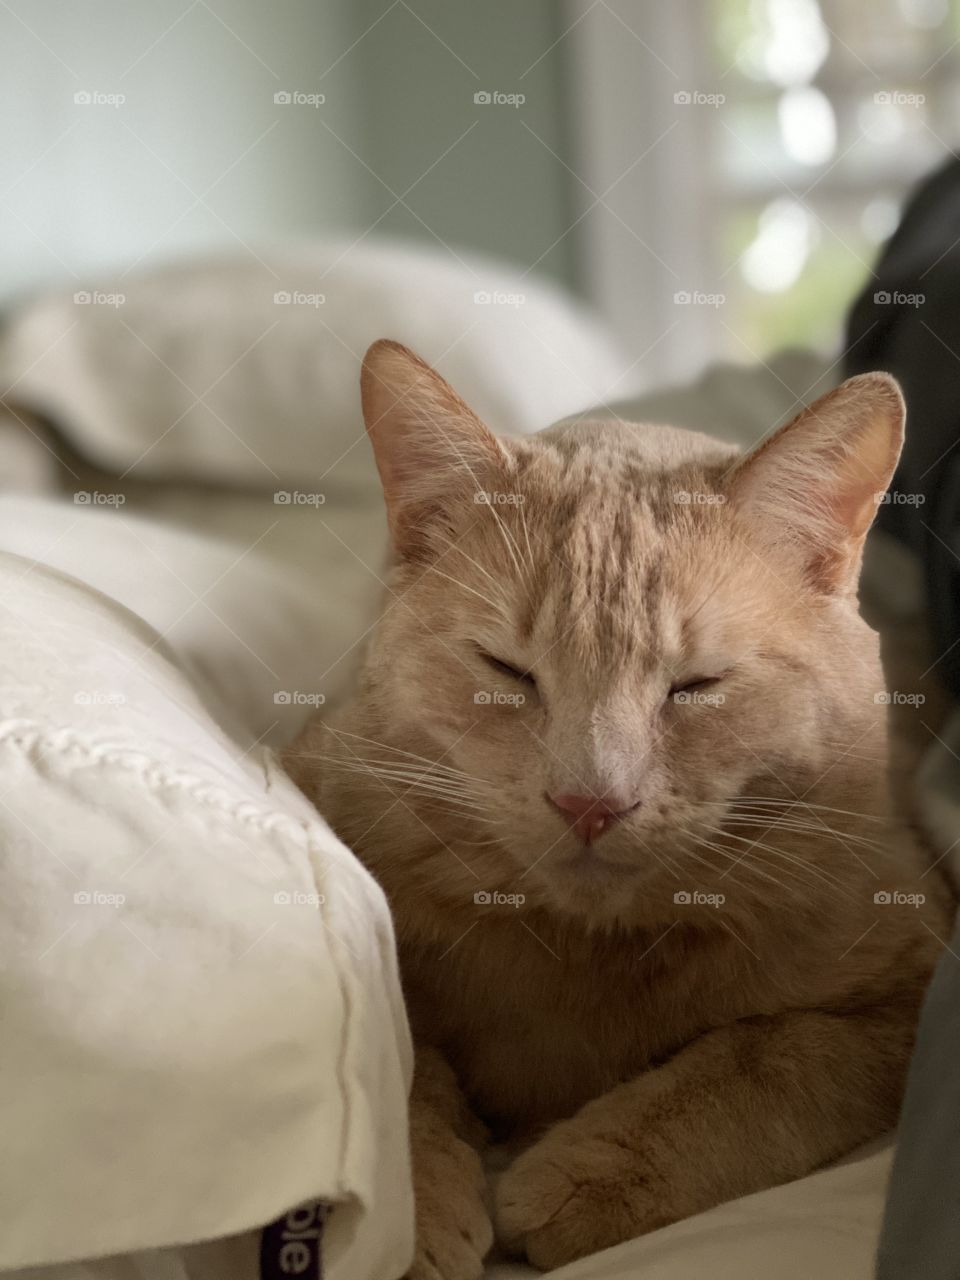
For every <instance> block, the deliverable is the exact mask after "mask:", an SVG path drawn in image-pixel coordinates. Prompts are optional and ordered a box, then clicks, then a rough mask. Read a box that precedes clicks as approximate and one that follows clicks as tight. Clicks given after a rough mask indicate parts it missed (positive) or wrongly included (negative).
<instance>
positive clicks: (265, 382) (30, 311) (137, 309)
mask: <svg viewBox="0 0 960 1280" xmlns="http://www.w3.org/2000/svg"><path fill="white" fill-rule="evenodd" d="M277 297H279V298H281V299H288V300H287V301H281V302H279V303H278V302H276V301H275V298H277ZM77 298H79V299H81V301H80V302H77V301H75V299H77ZM320 298H322V299H323V301H322V302H320V301H319V299H320ZM478 298H480V299H483V300H481V301H478V300H477V299H478ZM311 299H312V300H314V301H315V302H316V305H311V302H310V301H309V300H311ZM383 337H389V338H395V339H397V340H399V341H401V342H405V343H407V344H408V345H409V346H411V347H413V348H414V349H415V350H416V351H418V352H419V353H420V354H421V355H422V356H424V358H425V359H428V360H431V361H434V362H436V363H437V365H438V367H439V368H440V370H441V371H442V372H443V373H444V375H445V376H446V377H447V378H448V379H449V380H450V381H451V382H452V383H453V385H454V386H455V387H456V388H457V389H458V391H459V392H460V393H461V395H463V396H464V398H465V399H467V400H468V401H469V402H470V403H471V404H472V405H473V407H474V408H475V409H476V410H477V411H478V412H479V413H481V415H483V416H485V417H486V418H487V420H488V421H489V422H490V424H491V426H493V427H494V428H496V429H497V430H500V431H506V432H527V431H532V430H535V429H537V428H539V427H545V426H548V425H549V424H550V423H551V422H553V421H554V420H555V419H557V418H561V417H563V416H565V415H566V414H569V413H573V412H576V411H577V410H579V409H583V408H585V407H586V406H588V405H591V404H596V403H598V402H600V401H604V400H607V399H608V398H609V397H611V396H613V395H619V396H623V395H626V394H629V393H630V391H631V390H633V389H634V386H633V382H632V380H631V372H630V371H631V370H632V367H633V366H631V365H630V363H629V362H628V361H627V360H625V359H624V358H623V357H622V356H620V354H619V353H618V352H617V351H616V350H615V349H614V347H613V344H612V342H611V341H610V339H609V338H608V337H606V335H605V334H604V333H603V331H602V330H601V329H600V327H599V325H598V323H597V321H596V320H595V319H593V318H591V317H590V316H588V315H587V314H586V313H585V311H584V309H583V308H582V307H578V306H576V305H575V304H574V303H573V302H572V300H571V299H570V297H569V295H567V294H565V293H563V292H562V291H561V290H560V289H558V288H556V287H554V286H552V285H549V284H547V283H544V282H542V281H534V280H532V279H530V278H525V277H524V276H522V275H521V274H520V273H519V271H517V270H511V269H510V268H508V267H506V266H504V265H503V264H502V263H496V262H491V261H489V260H487V259H484V258H480V257H476V256H471V255H468V256H466V257H464V258H460V259H459V260H455V259H453V258H452V257H451V256H450V255H449V254H448V253H445V252H441V251H435V250H432V249H423V248H414V247H411V246H402V245H397V244H390V243H386V244H385V243H379V244H378V243H376V242H374V241H364V242H362V243H361V244H359V245H358V246H356V247H353V248H351V246H350V245H349V244H348V243H342V244H341V243H335V244H331V243H329V242H328V243H319V244H313V245H309V246H306V247H304V248H302V249H300V250H292V249H287V250H284V251H282V252H276V253H267V254H265V255H264V257H263V259H262V261H261V262H257V261H254V260H252V259H251V258H249V257H246V258H244V259H243V260H231V259H223V260H220V261H216V260H213V261H210V260H205V261H198V262H193V263H186V264H182V265H178V266H176V267H169V268H166V269H161V270H152V271H149V272H144V273H140V274H131V275H130V276H127V277H124V278H123V279H121V280H117V281H113V282H109V281H99V282H97V283H96V287H94V286H93V285H91V287H90V289H88V290H84V291H82V292H80V293H77V294H72V293H69V294H68V293H63V294H54V295H51V296H48V297H45V298H42V299H40V300H38V301H36V302H35V303H33V304H32V305H31V306H28V307H27V308H26V309H25V310H23V311H21V312H20V313H18V314H17V315H16V316H15V317H14V318H13V319H12V320H11V321H10V322H9V324H8V326H7V328H6V330H5V332H4V334H3V336H2V339H0V376H2V379H3V383H4V385H7V386H10V387H11V388H12V389H11V391H10V392H9V396H10V399H11V400H12V401H13V402H15V403H16V404H18V405H19V406H21V407H22V408H25V409H28V410H30V411H33V412H37V413H40V414H44V415H46V416H47V417H49V418H51V419H52V420H53V421H54V422H55V423H57V424H58V425H59V426H60V427H61V428H62V429H63V430H65V431H66V432H67V433H68V434H69V436H70V437H71V440H72V442H73V443H74V445H75V446H76V447H77V448H78V450H79V451H80V452H81V453H83V454H84V455H85V456H86V457H88V458H90V459H91V460H93V461H94V462H96V463H98V464H99V465H101V466H103V467H105V468H107V469H110V470H115V471H117V472H122V471H126V469H127V468H133V469H134V470H135V473H136V474H137V476H139V477H148V476H153V477H168V478H182V477H184V476H190V477H203V476H209V477H211V478H213V479H215V480H218V481H227V482H229V481H232V482H239V483H244V484H255V485H259V486H261V487H263V486H266V487H268V488H270V489H273V490H285V491H295V490H299V491H304V492H314V491H320V492H324V491H325V490H326V489H328V488H329V487H330V486H331V485H333V484H336V485H337V486H340V487H341V489H342V488H344V487H347V488H349V486H350V485H351V483H352V482H353V481H354V480H355V479H356V478H357V477H359V478H361V479H364V480H365V479H366V478H367V477H368V476H369V474H370V471H371V460H370V455H369V450H368V447H367V444H366V440H365V439H364V433H363V429H362V423H361V418H360V399H359V394H358V381H359V371H360V361H361V359H362V357H363V354H364V351H365V350H366V348H367V347H368V346H369V344H370V343H371V342H373V341H375V340H376V339H377V338H383Z"/></svg>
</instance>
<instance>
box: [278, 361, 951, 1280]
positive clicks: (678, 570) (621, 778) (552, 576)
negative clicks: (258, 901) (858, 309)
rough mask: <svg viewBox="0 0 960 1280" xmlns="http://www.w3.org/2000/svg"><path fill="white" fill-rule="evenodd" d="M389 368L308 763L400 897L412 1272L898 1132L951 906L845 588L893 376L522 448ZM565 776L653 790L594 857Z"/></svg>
mask: <svg viewBox="0 0 960 1280" xmlns="http://www.w3.org/2000/svg"><path fill="white" fill-rule="evenodd" d="M362 389H363V403H364V413H365V417H366V422H367V428H368V431H369V433H370V437H371V440H372V442H373V446H374V450H375V453H376V457H377V462H378V466H379V468H380V474H381V478H382V480H383V485H384V492H385V497H386V502H387V511H388V515H389V519H390V527H391V530H392V534H393V540H394V562H393V565H392V568H391V570H390V578H389V590H388V592H387V596H386V599H385V601H384V611H383V616H382V618H381V621H380V623H379V626H378V628H377V631H376V634H375V635H374V636H373V639H372V643H371V646H370V651H369V654H368V657H367V661H366V666H365V670H364V674H363V678H362V682H361V685H360V688H359V689H358V690H357V693H356V696H355V697H354V699H353V700H352V701H351V703H350V704H349V705H348V706H347V707H345V708H344V709H342V710H341V711H340V713H339V714H338V715H337V716H336V717H334V718H333V719H331V720H330V721H329V722H326V723H324V722H321V721H319V720H318V721H317V722H315V723H314V724H312V725H311V726H310V727H309V728H308V729H307V731H306V732H305V733H304V735H303V736H302V738H301V740H300V741H299V742H298V743H297V744H296V745H295V747H294V748H293V749H292V751H291V753H290V756H289V760H288V764H289V767H290V769H291V771H292V772H293V774H294V776H295V777H296V778H297V780H298V781H299V782H300V784H301V786H302V787H303V788H304V789H305V790H306V792H307V793H308V794H309V795H311V796H313V797H314V798H315V800H316V802H317V804H318V807H319V808H320V809H321V811H322V812H323V814H324V815H325V816H326V817H327V818H328V819H329V821H330V822H331V823H332V824H333V826H334V827H335V829H336V830H337V832H338V834H339V835H340V836H341V837H342V838H343V839H344V840H345V841H346V843H347V844H348V845H350V846H351V847H352V848H353V849H354V850H355V851H356V853H357V854H358V856H359V857H361V858H362V859H363V860H364V862H365V863H366V864H367V866H368V867H369V868H370V870H371V871H372V872H373V874H374V875H375V876H376V877H377V878H378V880H379V881H380V883H381V884H382V885H383V887H384V889H385V890H386V892H387V894H388V896H389V898H390V901H391V904H392V908H393V913H394V917H395V921H396V929H397V935H398V939H399V948H400V958H401V965H402V971H403V978H404V984H405V991H406V998H407V1003H408V1008H409V1013H410V1018H411V1022H412V1026H413V1030H414V1036H415V1039H416V1041H417V1044H418V1050H419V1057H418V1066H417V1074H416V1080H415V1083H414V1092H413V1098H412V1105H411V1140H412V1148H413V1161H414V1173H415V1188H416V1194H417V1201H418V1224H417V1226H418V1247H417V1256H416V1259H415V1262H414V1264H413V1270H412V1273H411V1274H412V1275H414V1276H416V1277H417V1278H418V1280H423V1278H426V1277H429V1278H430V1280H472V1278H474V1277H476V1276H478V1275H479V1274H480V1273H481V1270H482V1260H483V1256H484V1254H485V1253H486V1251H487V1249H488V1248H489V1246H490V1243H491V1240H492V1235H493V1231H494V1229H495V1230H496V1234H497V1236H498V1237H499V1239H500V1241H501V1243H502V1244H503V1245H504V1246H505V1247H506V1248H507V1249H509V1250H511V1251H513V1252H515V1253H517V1254H520V1255H526V1256H527V1257H528V1258H529V1259H530V1260H531V1261H532V1262H534V1263H535V1264H537V1265H538V1266H542V1267H554V1266H558V1265H560V1264H562V1263H564V1262H568V1261H570V1260H571V1259H574V1258H577V1257H580V1256H582V1255H584V1254H587V1253H589V1252H592V1251H594V1250H597V1249H601V1248H603V1247H605V1246H608V1245H612V1244H615V1243H617V1242H619V1241H622V1240H624V1239H628V1238H630V1237H632V1236H635V1235H638V1234H641V1233H643V1232H646V1231H650V1230H652V1229H654V1228H656V1227H659V1226H663V1225H664V1224H666V1223H669V1222H673V1221H675V1220H676V1219H678V1218H681V1217H683V1216H686V1215H689V1214H693V1213H696V1212H698V1211H700V1210H703V1209H706V1208H708V1207H710V1206H711V1205H714V1204H716V1203H718V1202H720V1201H722V1200H726V1199H729V1198H731V1197H735V1196H740V1195H744V1194H746V1193H748V1192H752V1191H756V1190H758V1189H760V1188H763V1187H766V1186H770V1185H772V1184H775V1183H777V1182H782V1181H785V1180H787V1179H790V1178H795V1177H799V1176H801V1175H803V1174H805V1173H808V1172H809V1171H810V1170H812V1169H814V1168H816V1167H817V1166H819V1165H822V1164H824V1163H825V1162H827V1161H829V1160H832V1159H834V1158H836V1157H838V1156H840V1155H842V1154H843V1153H844V1152H846V1151H849V1150H850V1149H851V1148H853V1147H854V1146H856V1145H857V1144H859V1143H861V1142H864V1141H866V1140H867V1139H869V1138H871V1137H873V1136H874V1135H876V1134H878V1133H880V1132H881V1131H882V1130H884V1129H886V1128H888V1127H889V1126H891V1125H892V1124H893V1123H894V1121H895V1119H896V1116H897V1110H898V1106H899V1102H900V1095H901V1090H902V1086H903V1079H904V1073H905V1070H906V1066H907V1061H908V1058H909V1054H910V1049H911V1044H912V1040H913V1035H914V1026H915V1023H916V1019H917V1011H918V1006H919V1003H920V1000H921V998H922V994H923V991H924V987H925V985H926V982H927V980H928V977H929V974H930V971H931V968H932V966H933V964H934V963H935V960H936V956H937V953H938V951H939V949H940V945H941V944H940V942H939V941H938V939H940V938H943V937H945V929H946V912H947V904H946V900H945V896H944V893H943V890H942V887H941V885H940V883H939V881H938V879H937V877H936V875H935V874H932V873H931V874H926V873H925V872H926V868H925V865H924V861H923V857H922V855H921V852H920V850H919V848H918V847H917V844H916V842H915V840H914V838H913V836H912V834H911V832H910V830H909V829H908V827H907V826H906V825H905V824H904V823H903V822H902V821H901V820H900V819H899V818H898V816H897V815H896V814H895V813H894V812H893V811H892V809H891V805H890V802H889V799H888V785H887V779H886V727H885V712H886V708H885V706H884V705H883V704H882V701H881V700H880V698H879V696H878V695H882V691H883V689H884V685H883V678H882V673H881V669H880V663H879V657H878V646H877V640H876V636H875V635H874V634H873V632H872V631H870V629H869V628H868V627H867V626H866V624H865V623H864V622H863V621H862V619H861V618H860V616H859V614H858V611H857V607H856V598H855V593H856V583H857V576H858V572H859V561H860V553H861V548H862V543H863V538H864V536H865V534H866V531H867V529H868V527H869V524H870V521H871V519H872V516H873V512H874V510H875V507H876V501H877V496H878V495H879V494H880V493H882V492H883V490H884V488H885V487H886V485H887V483H888V481H889V478H890V475H891V474H892V471H893V467H894V465H895V463H896V459H897V455H898V452H899V448H900V443H901V437H902V426H903V407H902V401H901V399H900V395H899V392H898V390H897V388H896V385H895V383H894V382H893V381H892V379H890V378H888V377H885V376H883V375H870V376H867V377H862V378H858V379H853V380H851V381H850V382H848V383H846V384H844V386H843V387H841V388H839V389H838V390H837V391H835V392H833V393H831V394H830V395H828V396H826V397H824V398H823V399H822V400H820V401H818V402H817V403H816V404H815V405H813V406H812V407H811V408H810V409H808V410H806V411H804V412H803V413H802V414H801V415H800V416H799V417H798V418H797V419H796V420H795V421H794V422H793V423H792V424H790V425H789V426H788V427H785V428H783V429H782V430H781V431H780V432H778V433H777V434H776V435H774V436H773V437H771V438H770V440H769V441H768V442H766V443H765V444H764V445H763V446H762V447H760V448H759V449H758V450H756V451H755V452H754V453H753V454H752V455H750V456H749V457H747V458H746V459H740V458H738V457H737V456H736V454H735V453H734V452H733V451H732V450H731V449H729V448H728V447H727V446H724V445H721V444H718V443H717V442H716V441H714V440H711V439H709V438H707V437H705V436H698V435H694V434H691V433H687V432H680V431H676V430H673V429H671V428H666V427H653V426H637V425H633V424H629V423H620V422H614V423H603V424H599V423H581V424H576V425H573V426H560V427H557V428H553V429H551V430H550V431H546V432H544V433H542V434H541V435H539V436H535V437H533V438H529V439H524V440H506V439H497V438H495V437H494V436H493V435H492V434H491V433H490V432H489V431H488V430H487V429H486V427H484V426H483V425H482V424H481V423H480V422H479V421H478V420H477V419H476V417H475V416H474V415H473V414H472V413H471V411H470V410H469V409H468V408H467V407H466V406H465V405H464V404H463V403H462V402H461V401H459V399H458V398H457V397H456V395H455V393H454V392H453V391H452V390H451V389H450V388H449V387H448V386H447V385H446V383H444V382H443V380H442V379H441V378H439V376H438V375H437V374H435V373H434V372H433V371H432V370H430V369H429V368H428V367H427V366H425V365H424V364H423V363H422V362H420V361H419V360H418V359H417V358H416V357H415V356H413V355H412V354H411V353H410V352H408V351H406V350H405V349H404V348H402V347H399V346H397V345H396V344H393V343H388V342H381V343H377V344H376V345H375V346H374V347H373V348H372V349H371V351H370V352H369V353H368V356H367V360H366V363H365V366H364V375H363V388H362ZM478 494H482V495H486V497H485V498H484V499H482V500H478V498H477V495H478ZM491 658H492V659H496V660H499V663H501V664H507V666H506V667H504V666H502V665H498V666H494V665H492V664H491V661H490V659H491ZM511 668H512V669H513V670H514V671H515V673H516V674H510V670H509V669H511ZM671 691H673V692H671ZM558 792H560V793H567V792H577V793H580V794H586V795H590V796H592V795H601V794H607V795H612V794H615V795H616V796H618V797H620V800H621V802H622V805H621V807H624V808H626V807H627V804H628V803H629V805H630V806H633V807H632V808H631V809H630V812H629V813H627V814H626V816H625V817H623V819H622V820H620V821H618V822H616V823H615V824H614V825H613V826H612V827H611V828H610V829H609V830H607V831H605V832H604V834H603V835H602V836H601V837H600V838H599V839H597V840H596V841H595V842H594V843H592V844H591V845H590V846H589V847H584V846H583V844H582V843H581V842H580V841H579V840H578V838H577V836H576V835H575V833H574V832H573V831H571V830H570V829H569V828H568V826H567V824H566V822H565V821H564V819H563V816H562V815H561V814H560V813H559V812H558V810H557V809H556V807H555V806H554V805H553V804H551V803H550V802H549V800H548V799H547V798H546V797H547V796H548V795H549V794H554V795H556V794H557V793H558ZM884 894H886V895H888V896H889V897H890V899H891V900H890V901H889V902H885V901H884V900H883V897H882V895H884ZM877 895H881V896H880V897H878V896H877ZM919 898H922V899H923V901H919ZM491 1136H492V1137H493V1138H495V1139H496V1140H498V1141H503V1142H505V1143H507V1144H508V1146H509V1149H510V1151H511V1152H512V1153H513V1158H512V1161H511V1163H510V1164H509V1166H508V1167H507V1169H506V1171H505V1172H504V1173H503V1174H502V1176H500V1177H499V1179H498V1180H497V1183H496V1186H495V1188H494V1189H493V1193H492V1195H490V1194H489V1193H488V1192H487V1190H486V1189H485V1186H484V1179H483V1176H482V1170H481V1162H480V1158H479V1155H478V1152H480V1150H481V1149H482V1147H483V1145H484V1143H485V1142H486V1141H487V1140H488V1138H489V1137H491Z"/></svg>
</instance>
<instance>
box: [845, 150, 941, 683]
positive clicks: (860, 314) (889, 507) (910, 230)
mask: <svg viewBox="0 0 960 1280" xmlns="http://www.w3.org/2000/svg"><path fill="white" fill-rule="evenodd" d="M846 351H847V356H846V375H847V376H848V377H850V376H851V375H852V374H855V373H868V372H871V371H873V370H876V369H884V370H886V371H887V372H888V373H892V374H893V375H894V376H895V377H896V378H898V379H899V380H900V384H901V386H902V387H903V393H904V396H905V397H906V401H907V424H908V425H907V442H906V446H905V448H904V452H903V457H902V458H901V459H900V465H899V467H898V468H897V473H896V475H895V476H894V479H893V484H892V485H891V488H890V491H889V492H888V493H887V494H886V495H885V498H884V502H883V504H882V505H881V507H880V512H879V516H878V524H879V526H880V528H882V529H886V530H887V532H889V533H892V534H893V535H894V536H895V537H897V538H899V539H900V540H901V541H902V542H904V543H905V544H906V545H907V546H908V547H910V548H911V549H912V550H914V551H915V552H917V554H918V555H919V556H920V557H921V559H922V561H923V565H924V572H925V575H926V585H927V599H928V604H929V611H930V619H931V625H932V630H933V640H934V646H935V653H936V654H937V656H938V657H939V658H940V663H939V671H940V673H941V676H942V678H943V680H944V682H945V683H946V685H947V687H948V688H949V689H950V691H951V692H952V693H953V694H954V696H960V159H958V158H957V157H951V159H950V160H949V161H948V162H947V163H946V164H945V165H944V166H943V167H942V168H941V169H938V170H937V172H936V173H934V174H933V175H932V176H931V177H929V178H927V179H925V180H924V182H923V183H921V185H920V186H919V187H918V188H917V190H916V191H915V192H914V193H913V195H912V196H911V197H910V200H909V201H908V203H907V207H906V210H905V211H904V215H903V219H902V221H901V223H900V225H899V227H898V228H897V230H896V231H895V232H894V234H893V236H891V238H890V240H889V241H888V242H887V244H886V246H885V247H884V250H883V253H882V254H881V256H880V261H879V262H878V264H877V267H876V270H875V272H874V277H873V279H872V280H871V281H870V283H869V284H868V285H867V286H866V288H865V289H864V291H863V292H862V293H861V295H860V297H859V298H858V299H857V301H856V302H855V303H854V305H853V307H852V309H851V311H850V315H849V317H848V320H847V342H846ZM941 655H942V656H941Z"/></svg>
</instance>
